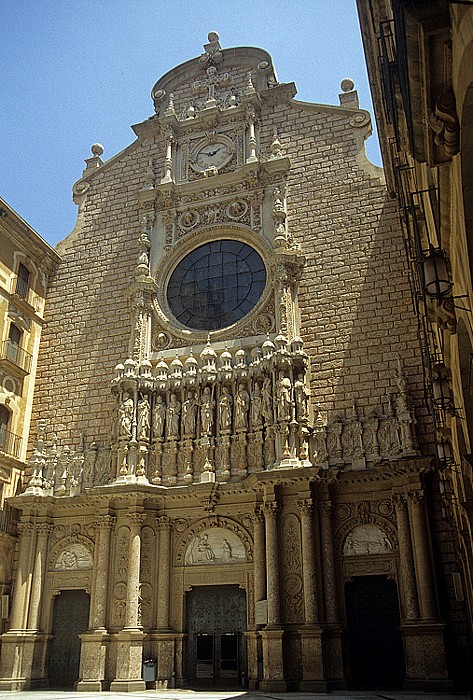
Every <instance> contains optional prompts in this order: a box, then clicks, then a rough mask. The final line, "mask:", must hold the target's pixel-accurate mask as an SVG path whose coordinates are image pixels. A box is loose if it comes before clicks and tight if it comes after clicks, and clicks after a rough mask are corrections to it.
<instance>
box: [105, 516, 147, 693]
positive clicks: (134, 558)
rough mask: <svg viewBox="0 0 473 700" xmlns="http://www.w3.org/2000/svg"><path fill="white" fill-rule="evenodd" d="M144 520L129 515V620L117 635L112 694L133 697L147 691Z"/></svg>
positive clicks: (111, 686)
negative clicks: (143, 624) (141, 612)
mask: <svg viewBox="0 0 473 700" xmlns="http://www.w3.org/2000/svg"><path fill="white" fill-rule="evenodd" d="M144 519H145V515H144V513H140V512H131V513H128V522H129V524H130V541H129V555H128V585H127V594H126V617H125V627H124V628H123V630H122V631H121V632H119V633H118V634H117V635H116V640H117V642H118V644H117V666H116V668H117V677H116V679H115V680H114V681H112V683H111V685H110V690H111V691H112V692H127V693H130V692H138V691H141V690H145V689H146V684H145V682H144V681H143V679H142V677H141V665H142V659H143V631H142V630H141V628H140V620H139V595H140V560H141V526H142V524H143V521H144Z"/></svg>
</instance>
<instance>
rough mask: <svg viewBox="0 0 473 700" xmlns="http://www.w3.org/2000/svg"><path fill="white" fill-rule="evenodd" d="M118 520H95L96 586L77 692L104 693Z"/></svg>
mask: <svg viewBox="0 0 473 700" xmlns="http://www.w3.org/2000/svg"><path fill="white" fill-rule="evenodd" d="M114 522H115V518H114V517H112V516H111V515H102V516H100V518H99V519H98V520H97V521H96V523H95V525H96V529H97V539H96V543H95V556H94V585H93V588H92V596H91V601H90V616H89V628H90V629H89V630H88V632H85V633H84V634H83V635H82V636H81V642H82V643H81V650H80V678H81V680H80V681H79V683H78V684H77V690H81V691H85V692H100V691H102V690H105V687H106V682H105V675H106V671H105V666H106V652H107V647H106V644H107V637H108V633H107V630H106V628H105V624H106V613H107V600H108V563H109V559H110V532H111V530H112V527H113V524H114Z"/></svg>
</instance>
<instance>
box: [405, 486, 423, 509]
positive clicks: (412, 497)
mask: <svg viewBox="0 0 473 700" xmlns="http://www.w3.org/2000/svg"><path fill="white" fill-rule="evenodd" d="M407 499H408V500H409V501H410V502H411V503H413V504H414V505H416V506H418V505H420V504H421V503H423V501H424V491H423V490H422V489H418V490H417V491H410V492H409V493H408V494H407Z"/></svg>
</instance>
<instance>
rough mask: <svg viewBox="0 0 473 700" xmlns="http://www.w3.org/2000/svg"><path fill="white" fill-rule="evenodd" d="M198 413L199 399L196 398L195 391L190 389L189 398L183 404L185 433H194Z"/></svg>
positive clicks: (187, 434)
mask: <svg viewBox="0 0 473 700" xmlns="http://www.w3.org/2000/svg"><path fill="white" fill-rule="evenodd" d="M196 415H197V401H196V400H195V391H192V390H189V391H188V392H187V399H186V400H185V401H184V403H183V404H182V425H183V427H184V435H186V436H193V435H194V432H195V418H196Z"/></svg>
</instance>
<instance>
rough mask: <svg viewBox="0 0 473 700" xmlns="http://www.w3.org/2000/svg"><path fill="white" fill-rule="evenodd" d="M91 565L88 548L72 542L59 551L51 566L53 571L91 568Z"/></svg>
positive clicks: (90, 555)
mask: <svg viewBox="0 0 473 700" xmlns="http://www.w3.org/2000/svg"><path fill="white" fill-rule="evenodd" d="M92 565H93V560H92V554H91V552H90V550H89V549H88V548H87V547H85V546H84V545H83V544H79V543H74V544H71V545H69V546H68V547H66V548H65V549H63V550H62V552H60V554H59V555H58V556H57V558H56V561H55V563H54V566H53V568H54V570H55V571H76V570H78V569H91V568H92Z"/></svg>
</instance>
